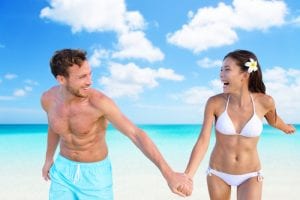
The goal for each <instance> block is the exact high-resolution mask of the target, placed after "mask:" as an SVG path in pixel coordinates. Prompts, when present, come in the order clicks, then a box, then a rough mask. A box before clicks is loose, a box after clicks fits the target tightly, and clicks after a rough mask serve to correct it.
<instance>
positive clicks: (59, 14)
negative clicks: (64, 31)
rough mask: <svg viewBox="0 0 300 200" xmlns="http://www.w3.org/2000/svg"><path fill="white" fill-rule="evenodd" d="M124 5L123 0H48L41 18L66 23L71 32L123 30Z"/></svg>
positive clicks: (124, 27)
mask: <svg viewBox="0 0 300 200" xmlns="http://www.w3.org/2000/svg"><path fill="white" fill-rule="evenodd" d="M125 14H126V5H125V3H124V1H123V0H76V1H70V0H50V7H46V8H43V9H42V10H41V13H40V17H41V18H47V19H51V20H53V21H56V22H59V23H63V24H67V25H69V26H71V27H72V31H73V32H79V31H82V30H85V31H87V32H94V31H117V32H121V31H124V30H125V29H126V28H127V27H126V26H125V21H124V20H125V17H124V16H125Z"/></svg>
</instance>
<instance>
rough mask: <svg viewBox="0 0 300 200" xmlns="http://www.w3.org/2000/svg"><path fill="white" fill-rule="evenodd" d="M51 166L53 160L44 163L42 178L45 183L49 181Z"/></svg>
mask: <svg viewBox="0 0 300 200" xmlns="http://www.w3.org/2000/svg"><path fill="white" fill-rule="evenodd" d="M52 164H53V160H52V161H45V163H44V166H43V169H42V176H43V178H44V179H45V181H48V180H50V176H49V170H50V168H51V166H52Z"/></svg>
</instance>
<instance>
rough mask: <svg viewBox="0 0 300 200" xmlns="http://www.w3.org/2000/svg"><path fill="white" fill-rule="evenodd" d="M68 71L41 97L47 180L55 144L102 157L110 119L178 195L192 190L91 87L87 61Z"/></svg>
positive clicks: (75, 154)
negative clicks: (44, 115)
mask: <svg viewBox="0 0 300 200" xmlns="http://www.w3.org/2000/svg"><path fill="white" fill-rule="evenodd" d="M68 73H69V76H68V77H64V76H60V75H58V76H57V81H58V82H59V86H55V87H53V88H51V89H50V90H48V91H46V92H45V93H44V94H43V95H42V98H41V103H42V107H43V109H44V110H45V111H46V113H47V116H48V124H49V129H48V140H47V152H46V159H45V163H44V166H43V169H42V176H43V177H44V179H45V180H46V181H47V180H49V179H50V177H49V169H50V167H51V166H52V164H53V156H54V154H55V150H56V148H57V146H58V144H59V145H60V154H61V155H62V156H64V157H66V158H68V159H70V160H74V161H79V162H96V161H101V160H103V159H105V158H106V156H107V154H108V147H107V144H106V139H105V134H106V128H107V124H108V122H111V123H112V124H113V125H114V126H115V127H116V128H117V129H118V130H119V131H120V132H122V133H123V134H125V135H126V136H127V137H129V138H130V139H131V140H132V142H133V143H134V144H135V145H136V146H137V147H138V148H139V149H140V150H141V151H142V152H143V153H144V154H145V155H146V156H147V157H148V158H149V159H150V160H151V161H152V162H153V163H154V164H155V165H156V166H157V167H158V168H159V170H160V171H161V173H162V175H163V176H164V178H165V179H166V181H167V183H168V185H169V187H170V189H171V190H172V192H174V193H176V194H178V195H180V196H187V195H190V194H191V190H192V180H191V179H190V178H189V177H188V176H187V175H186V174H184V173H176V172H174V171H173V170H172V169H171V168H170V167H169V165H168V164H167V162H166V161H165V160H164V158H163V157H162V155H161V153H160V152H159V150H158V149H157V147H156V146H155V144H154V143H153V142H152V141H151V139H150V138H149V137H148V136H147V134H146V133H145V132H144V131H143V130H141V129H139V128H138V127H136V126H135V125H134V124H133V123H132V122H131V121H130V120H129V119H127V118H126V116H124V115H123V114H122V113H121V111H120V110H119V109H118V107H117V106H116V105H115V103H114V102H113V101H112V100H111V99H110V98H108V97H107V96H105V95H104V94H103V93H101V92H99V91H97V90H95V89H92V88H91V87H90V86H91V84H92V81H91V69H90V66H89V63H88V62H87V61H84V62H83V63H82V65H81V66H80V67H79V66H78V65H73V66H71V67H70V68H69V69H68ZM179 185H184V186H185V188H186V190H184V191H181V192H179V191H177V187H178V186H179Z"/></svg>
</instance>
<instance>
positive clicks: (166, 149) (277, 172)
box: [0, 124, 300, 200]
mask: <svg viewBox="0 0 300 200" xmlns="http://www.w3.org/2000/svg"><path fill="white" fill-rule="evenodd" d="M139 127H140V128H142V129H143V130H144V131H145V132H146V133H147V134H148V135H149V136H150V138H151V139H152V140H153V141H154V143H155V144H156V145H157V146H158V148H159V150H160V151H161V153H162V155H163V156H164V158H165V159H166V160H167V162H168V163H169V164H170V166H171V167H172V168H174V170H176V171H183V170H184V168H185V166H186V163H187V161H188V159H189V155H190V152H191V150H192V148H193V145H194V144H195V142H196V140H197V138H198V136H199V132H200V130H201V125H139ZM295 127H296V129H297V131H298V132H299V130H300V125H295ZM47 128H48V126H47V125H46V124H30V125H16V124H14V125H11V124H10V125H4V124H2V125H0V155H1V159H0V160H1V161H0V162H1V164H0V199H1V200H6V199H7V200H10V199H12V200H14V199H16V200H17V199H20V200H21V199H22V200H24V199H32V200H34V199H47V192H48V186H49V183H46V182H44V181H43V180H42V178H41V168H42V165H43V162H44V156H45V150H46V142H47V141H46V140H47ZM106 137H107V143H108V146H109V156H110V159H111V160H112V165H113V176H114V183H115V185H116V187H114V192H115V197H116V199H125V200H127V199H128V200H134V199H162V200H165V199H166V198H167V199H177V197H175V196H167V197H166V196H165V197H161V196H163V195H162V194H160V193H161V192H166V191H167V190H168V188H167V186H164V185H165V183H164V180H163V178H162V177H161V175H160V173H159V170H158V169H157V168H156V167H155V166H154V165H153V164H152V163H151V162H150V161H149V160H148V159H147V158H145V157H144V156H143V154H142V153H141V152H140V151H139V150H138V149H137V148H136V147H135V146H134V144H133V143H132V142H131V141H130V140H129V139H128V138H127V137H125V136H124V135H123V134H121V133H120V132H119V131H117V130H116V129H115V128H114V127H112V126H109V127H108V130H107V136H106ZM214 142H215V136H214V133H212V137H211V144H210V146H209V150H208V152H207V154H206V156H205V159H204V161H203V162H202V164H201V166H200V167H199V170H198V172H197V175H196V178H195V179H196V180H195V183H196V186H195V192H194V193H195V194H194V195H195V196H194V197H190V198H188V199H199V196H198V197H197V196H196V195H197V194H198V195H201V194H202V193H207V191H206V188H205V187H204V186H203V185H205V184H206V183H205V169H206V167H207V164H208V159H209V155H210V151H211V150H212V148H213V146H214ZM258 150H259V154H260V159H261V163H262V168H263V172H264V174H265V179H266V181H265V185H264V192H265V196H266V197H269V198H273V199H296V196H297V197H298V198H300V192H299V188H300V175H299V170H300V153H299V152H300V135H299V133H297V132H296V134H293V135H286V134H284V133H283V132H281V131H279V130H277V129H275V128H273V127H271V126H269V125H264V130H263V134H262V136H261V138H260V141H259V144H258ZM153 177H154V178H153ZM128 179H130V180H131V181H130V180H128ZM132 180H138V181H139V182H142V184H137V183H136V181H132ZM157 181H158V182H162V183H161V184H162V186H160V188H161V187H162V188H163V189H161V190H157V189H153V191H152V192H151V194H149V195H150V197H149V195H148V198H146V197H144V198H140V195H138V193H143V194H145V192H146V191H149V190H146V189H145V187H143V185H149V182H150V185H151V186H152V187H155V186H156V185H157V184H154V185H153V183H154V182H157ZM197 185H199V186H197ZM157 186H159V184H158V185H157ZM147 187H148V186H147ZM197 187H199V188H200V189H199V190H200V192H199V191H198V192H197ZM130 188H134V189H132V190H131V191H130ZM272 188H275V189H272ZM296 188H298V190H297V189H296ZM125 189H126V191H127V192H126V193H124V190H125ZM295 189H296V191H295ZM128 190H129V192H128ZM137 190H138V191H137ZM143 190H144V191H143ZM265 190H266V191H265ZM274 190H276V192H277V193H276V195H273V196H272V193H273V192H272V191H274ZM297 193H298V194H297ZM287 194H288V195H289V198H284V197H287V196H286V195H287ZM293 194H295V195H294V196H293ZM126 195H127V196H126ZM151 195H152V196H151ZM168 195H170V194H168ZM281 195H282V196H281ZM125 196H126V197H125ZM281 197H282V198H281ZM294 197H295V198H294ZM203 198H204V199H206V198H207V196H205V197H203ZM269 198H266V199H269ZM179 199H180V198H179Z"/></svg>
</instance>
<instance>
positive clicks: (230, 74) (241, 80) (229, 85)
mask: <svg viewBox="0 0 300 200" xmlns="http://www.w3.org/2000/svg"><path fill="white" fill-rule="evenodd" d="M220 79H221V81H222V83H223V92H224V93H235V92H239V91H240V90H241V88H242V87H243V86H245V85H244V84H247V85H248V79H249V75H248V73H247V72H243V71H241V68H240V67H239V66H238V65H237V64H236V60H235V59H233V58H230V57H227V58H226V59H225V60H224V61H223V64H222V67H221V72H220ZM247 85H246V86H247Z"/></svg>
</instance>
